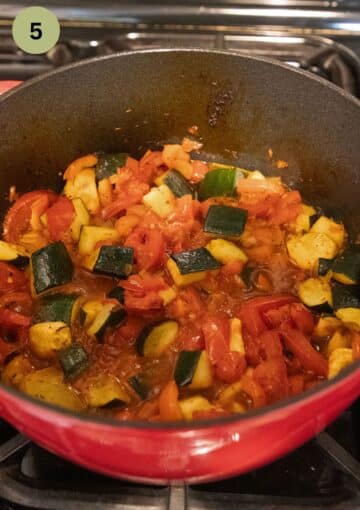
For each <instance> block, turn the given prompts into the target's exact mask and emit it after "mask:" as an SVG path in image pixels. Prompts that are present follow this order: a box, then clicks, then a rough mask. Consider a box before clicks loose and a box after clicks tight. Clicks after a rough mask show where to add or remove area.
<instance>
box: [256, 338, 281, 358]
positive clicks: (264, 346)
mask: <svg viewBox="0 0 360 510" xmlns="http://www.w3.org/2000/svg"><path fill="white" fill-rule="evenodd" d="M259 343H260V345H261V350H262V353H263V356H264V359H265V360H268V361H269V360H271V359H279V358H282V357H283V348H282V344H281V340H280V333H279V332H278V331H264V333H263V334H262V335H260V337H259Z"/></svg>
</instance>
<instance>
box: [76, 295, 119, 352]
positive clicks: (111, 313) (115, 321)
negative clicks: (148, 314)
mask: <svg viewBox="0 0 360 510" xmlns="http://www.w3.org/2000/svg"><path fill="white" fill-rule="evenodd" d="M114 307H115V306H114V305H113V304H111V303H107V304H104V305H102V306H101V309H100V311H99V312H98V313H97V314H96V316H95V319H94V320H93V322H92V323H91V324H90V326H89V327H88V329H87V333H88V334H89V335H90V336H95V337H96V338H97V339H98V341H99V342H102V341H103V339H104V336H105V333H106V330H107V329H108V328H115V327H117V326H120V324H122V323H123V322H124V321H125V319H126V316H127V314H126V311H125V310H124V309H123V308H121V309H118V310H114ZM83 309H84V307H83ZM85 323H86V321H85Z"/></svg>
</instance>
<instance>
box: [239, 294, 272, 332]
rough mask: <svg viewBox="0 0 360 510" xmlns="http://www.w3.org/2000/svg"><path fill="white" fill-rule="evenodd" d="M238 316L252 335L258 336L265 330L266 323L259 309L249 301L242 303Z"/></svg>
mask: <svg viewBox="0 0 360 510" xmlns="http://www.w3.org/2000/svg"><path fill="white" fill-rule="evenodd" d="M239 317H240V319H241V320H242V323H243V326H244V328H245V329H246V330H247V331H248V332H249V333H250V334H251V335H252V336H258V335H260V334H261V333H263V332H264V331H265V330H266V324H265V322H264V321H263V319H262V317H261V315H260V312H259V310H258V309H257V308H256V307H255V306H253V305H252V304H251V303H250V302H246V303H244V304H243V305H242V307H241V310H240V313H239Z"/></svg>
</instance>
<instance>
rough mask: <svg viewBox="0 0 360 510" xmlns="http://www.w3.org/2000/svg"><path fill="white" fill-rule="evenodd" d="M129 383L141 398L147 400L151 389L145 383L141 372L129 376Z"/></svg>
mask: <svg viewBox="0 0 360 510" xmlns="http://www.w3.org/2000/svg"><path fill="white" fill-rule="evenodd" d="M128 383H129V384H130V386H131V387H132V389H133V390H134V391H135V393H136V394H137V395H138V396H139V397H140V398H141V400H146V399H147V397H148V395H149V389H148V388H147V387H146V385H145V384H144V382H143V380H142V378H141V376H140V374H137V375H133V376H132V377H129V379H128Z"/></svg>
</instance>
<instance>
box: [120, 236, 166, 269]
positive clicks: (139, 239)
mask: <svg viewBox="0 0 360 510" xmlns="http://www.w3.org/2000/svg"><path fill="white" fill-rule="evenodd" d="M124 246H129V247H132V248H134V252H135V261H136V263H137V265H138V268H139V270H142V269H145V270H148V269H156V268H158V267H160V266H161V265H162V264H163V262H164V259H165V250H166V243H165V239H164V236H163V234H162V233H161V232H160V231H159V230H158V229H150V228H143V227H138V228H135V229H134V230H133V231H132V233H131V234H130V235H129V236H128V237H127V239H126V241H125V243H124Z"/></svg>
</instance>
